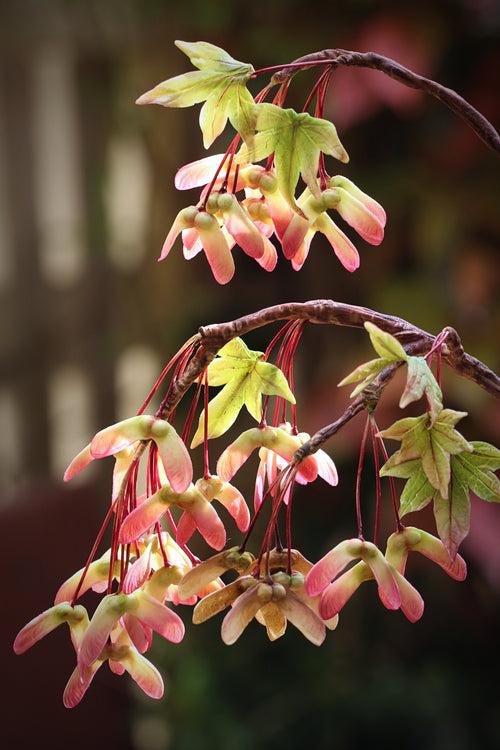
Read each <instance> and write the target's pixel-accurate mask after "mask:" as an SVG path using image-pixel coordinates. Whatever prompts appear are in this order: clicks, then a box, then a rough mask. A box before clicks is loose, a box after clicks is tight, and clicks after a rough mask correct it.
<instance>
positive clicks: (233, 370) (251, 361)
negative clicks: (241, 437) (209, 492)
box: [191, 338, 295, 448]
mask: <svg viewBox="0 0 500 750" xmlns="http://www.w3.org/2000/svg"><path fill="white" fill-rule="evenodd" d="M263 356H264V355H263V354H262V352H257V351H251V350H250V349H248V347H247V346H246V344H245V343H244V341H242V339H240V338H236V339H233V340H232V341H230V342H229V343H228V344H226V345H225V346H223V347H222V349H221V350H220V351H219V356H218V357H217V358H216V359H214V360H213V362H211V363H210V365H209V366H208V370H207V376H208V384H209V385H211V386H220V385H222V386H224V387H223V388H222V390H221V391H219V393H218V394H217V395H216V396H215V398H213V399H212V400H211V401H210V403H209V405H208V437H209V438H215V437H220V435H223V434H224V433H225V432H226V431H227V430H228V429H229V428H230V427H231V425H232V424H233V423H234V422H235V420H236V417H237V416H238V414H239V412H240V410H241V409H242V407H243V406H246V408H247V410H248V411H249V413H250V414H251V415H252V417H253V418H254V419H256V420H257V421H258V422H260V420H261V417H262V396H263V395H265V396H281V398H284V399H286V400H287V401H290V402H291V403H292V404H294V403H295V397H294V395H293V393H292V392H291V390H290V388H289V386H288V383H287V380H286V378H285V376H284V375H283V373H282V371H281V370H280V369H279V367H276V366H275V365H272V364H270V363H269V362H264V361H263ZM204 417H205V410H203V411H202V413H201V414H200V421H199V424H198V429H197V430H196V434H195V436H194V437H193V440H192V442H191V447H192V448H195V447H196V446H197V445H199V444H200V443H201V442H202V440H203V430H204Z"/></svg>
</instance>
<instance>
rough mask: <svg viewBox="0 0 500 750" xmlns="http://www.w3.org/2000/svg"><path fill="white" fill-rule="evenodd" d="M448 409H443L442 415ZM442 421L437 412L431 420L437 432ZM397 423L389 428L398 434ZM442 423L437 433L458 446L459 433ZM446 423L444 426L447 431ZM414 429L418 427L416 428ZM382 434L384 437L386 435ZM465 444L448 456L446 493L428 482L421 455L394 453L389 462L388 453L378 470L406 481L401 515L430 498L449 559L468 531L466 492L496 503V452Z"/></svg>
mask: <svg viewBox="0 0 500 750" xmlns="http://www.w3.org/2000/svg"><path fill="white" fill-rule="evenodd" d="M450 411H451V410H444V411H443V412H442V414H444V412H450ZM457 414H460V412H452V414H451V415H450V416H449V420H456V419H457V417H456V415H457ZM453 415H455V416H453ZM459 418H460V417H459ZM420 419H422V418H421V417H418V418H417V420H420ZM445 419H446V416H445ZM442 420H443V416H442V415H439V416H438V419H437V420H436V422H435V423H434V427H436V426H437V433H438V434H439V430H443V421H442ZM457 421H458V420H457ZM401 422H406V423H407V424H408V422H409V420H401ZM397 424H398V423H396V425H393V427H392V428H390V430H393V428H396V430H397V431H398V434H401V432H402V430H404V427H402V428H401V429H398V428H397ZM444 425H445V432H444V433H443V432H441V435H443V434H445V435H446V437H447V439H448V440H450V441H453V443H454V444H455V445H456V447H458V446H459V445H460V443H461V442H462V441H463V438H462V436H461V435H460V434H459V433H458V432H456V430H454V429H453V426H452V425H451V424H450V421H448V422H445V423H444ZM446 425H447V426H448V429H447V430H446ZM450 428H451V429H450ZM417 429H420V428H418V427H417ZM386 432H387V431H385V432H384V434H385V433H386ZM393 434H394V433H393ZM405 434H408V433H405ZM386 436H387V437H388V435H386ZM457 436H458V437H457ZM403 440H404V438H403ZM412 440H413V438H410V443H411V441H412ZM432 440H435V438H432ZM438 440H439V437H438ZM448 445H450V443H448ZM468 445H469V448H468V449H465V450H461V451H456V450H455V452H454V453H452V454H451V455H449V456H448V460H449V481H448V484H447V493H446V495H444V494H443V493H442V491H441V490H440V488H436V487H435V486H434V485H433V484H432V483H431V481H430V478H429V476H428V474H427V473H426V471H425V469H424V464H423V461H422V460H421V458H415V459H411V460H407V461H402V462H401V463H398V460H399V458H400V457H401V456H400V455H398V454H400V453H401V451H398V452H397V454H394V455H395V456H397V459H396V460H395V461H393V458H394V457H393V456H391V458H390V459H389V461H388V462H387V463H386V464H385V466H383V467H382V469H381V472H380V474H381V476H386V475H387V476H392V477H399V478H402V479H406V480H407V481H406V484H405V487H404V489H403V492H402V493H401V496H400V507H399V513H400V516H401V517H403V516H405V515H406V514H407V513H413V512H415V511H418V510H421V509H422V508H424V507H425V506H426V505H428V504H429V503H430V502H431V500H432V501H433V504H434V517H435V520H436V528H437V531H438V534H439V536H440V538H441V540H442V541H443V543H444V545H445V547H446V549H447V551H448V554H449V555H450V558H451V559H452V560H454V559H455V557H456V554H457V550H458V547H459V546H460V544H461V542H462V541H463V540H464V539H465V537H466V536H467V534H468V533H469V526H470V492H471V491H472V492H474V494H476V495H477V496H478V497H480V498H482V499H483V500H486V501H488V502H497V503H498V502H500V481H499V480H498V477H496V476H495V474H494V471H495V470H496V469H498V468H500V451H499V450H497V448H495V447H494V446H493V445H490V444H489V443H484V442H481V441H473V442H471V443H469V444H468ZM471 449H472V452H471Z"/></svg>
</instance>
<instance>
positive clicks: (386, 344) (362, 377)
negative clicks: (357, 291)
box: [339, 322, 409, 398]
mask: <svg viewBox="0 0 500 750" xmlns="http://www.w3.org/2000/svg"><path fill="white" fill-rule="evenodd" d="M365 329H366V330H367V331H368V334H369V336H370V341H371V342H372V346H373V348H374V349H375V351H376V352H377V354H378V355H379V356H378V357H377V359H371V360H370V361H369V362H365V363H364V364H362V365H359V366H358V367H356V369H355V370H353V371H352V372H351V373H350V374H349V375H346V377H345V378H344V379H343V380H341V381H340V383H339V386H342V385H352V384H353V383H358V385H357V386H356V388H355V389H354V390H353V392H352V393H351V398H354V396H357V395H358V393H361V391H363V390H364V389H365V388H366V386H367V385H370V383H372V382H373V381H374V380H375V378H376V377H377V375H379V374H380V373H381V372H382V370H384V369H385V368H386V367H387V366H388V365H390V364H391V363H392V362H401V361H403V362H406V361H407V360H408V359H409V357H408V355H407V353H406V352H405V350H404V349H403V347H402V346H401V344H400V343H399V341H398V340H397V339H396V338H395V337H394V336H392V335H391V334H390V333H387V332H386V331H383V330H382V329H381V328H379V327H378V326H376V325H375V324H374V323H369V322H366V323H365Z"/></svg>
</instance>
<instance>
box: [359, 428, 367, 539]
mask: <svg viewBox="0 0 500 750" xmlns="http://www.w3.org/2000/svg"><path fill="white" fill-rule="evenodd" d="M369 424H370V421H369V418H368V417H367V419H366V423H365V429H364V431H363V437H362V439H361V446H360V448H359V461H358V471H357V473H356V519H357V523H358V537H359V538H360V539H364V536H363V518H362V515H361V474H362V473H363V463H364V460H365V451H366V439H367V437H368V427H369Z"/></svg>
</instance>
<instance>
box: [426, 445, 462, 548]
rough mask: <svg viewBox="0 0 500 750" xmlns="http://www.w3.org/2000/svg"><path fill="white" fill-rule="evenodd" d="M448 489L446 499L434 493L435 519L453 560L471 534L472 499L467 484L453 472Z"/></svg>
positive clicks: (438, 530)
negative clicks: (462, 543)
mask: <svg viewBox="0 0 500 750" xmlns="http://www.w3.org/2000/svg"><path fill="white" fill-rule="evenodd" d="M454 458H455V457H453V458H452V471H451V477H450V483H449V487H448V497H447V498H444V497H442V496H441V494H440V493H439V492H435V493H434V518H435V519H436V528H437V532H438V534H439V536H440V538H441V540H442V542H443V544H444V546H445V547H446V549H447V550H448V554H449V556H450V558H451V559H452V560H454V559H455V557H456V555H457V551H458V548H459V546H460V544H461V542H462V541H463V540H464V539H465V537H466V536H467V534H468V533H469V526H470V497H469V490H468V487H467V484H465V483H464V482H462V481H461V479H460V477H459V476H458V474H457V473H456V471H454V470H453V459H454Z"/></svg>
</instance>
